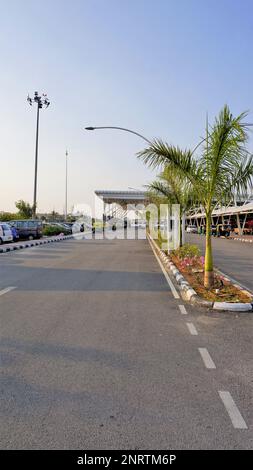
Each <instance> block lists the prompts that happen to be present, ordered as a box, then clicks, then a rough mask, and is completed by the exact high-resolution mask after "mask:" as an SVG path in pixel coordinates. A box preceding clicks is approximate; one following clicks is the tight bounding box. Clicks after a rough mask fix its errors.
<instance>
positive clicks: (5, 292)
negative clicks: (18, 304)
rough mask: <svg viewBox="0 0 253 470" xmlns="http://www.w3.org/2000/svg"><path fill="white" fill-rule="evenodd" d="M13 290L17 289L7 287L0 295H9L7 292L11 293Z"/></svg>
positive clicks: (0, 291)
mask: <svg viewBox="0 0 253 470" xmlns="http://www.w3.org/2000/svg"><path fill="white" fill-rule="evenodd" d="M13 289H16V287H6V288H5V289H2V290H0V295H4V294H7V292H10V291H11V290H13Z"/></svg>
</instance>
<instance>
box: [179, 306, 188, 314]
mask: <svg viewBox="0 0 253 470" xmlns="http://www.w3.org/2000/svg"><path fill="white" fill-rule="evenodd" d="M179 310H180V312H181V313H182V315H187V314H188V312H187V311H186V308H185V306H184V305H179Z"/></svg>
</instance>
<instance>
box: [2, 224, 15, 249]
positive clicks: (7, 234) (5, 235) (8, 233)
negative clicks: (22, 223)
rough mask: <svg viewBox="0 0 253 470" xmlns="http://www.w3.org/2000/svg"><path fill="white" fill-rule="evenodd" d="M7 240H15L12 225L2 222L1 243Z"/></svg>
mask: <svg viewBox="0 0 253 470" xmlns="http://www.w3.org/2000/svg"><path fill="white" fill-rule="evenodd" d="M5 242H13V235H12V230H11V227H10V226H9V225H8V224H6V223H5V222H0V245H2V243H5Z"/></svg>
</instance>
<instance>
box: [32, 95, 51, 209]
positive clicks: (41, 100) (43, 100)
mask: <svg viewBox="0 0 253 470" xmlns="http://www.w3.org/2000/svg"><path fill="white" fill-rule="evenodd" d="M27 101H28V103H29V104H30V105H31V106H32V104H33V103H36V104H37V121H36V143H35V170H34V189H33V207H32V209H33V217H34V218H36V206H37V175H38V150H39V118H40V109H42V108H43V106H45V107H46V108H48V106H49V105H50V101H49V100H48V98H47V95H46V94H44V93H43V94H42V96H39V94H38V92H37V91H35V93H34V97H33V98H30V96H29V95H28V97H27Z"/></svg>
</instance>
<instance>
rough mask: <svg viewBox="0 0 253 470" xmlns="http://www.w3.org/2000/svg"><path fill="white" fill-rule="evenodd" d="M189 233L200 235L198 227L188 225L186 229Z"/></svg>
mask: <svg viewBox="0 0 253 470" xmlns="http://www.w3.org/2000/svg"><path fill="white" fill-rule="evenodd" d="M186 232H187V233H198V228H197V226H196V225H187V227H186Z"/></svg>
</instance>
